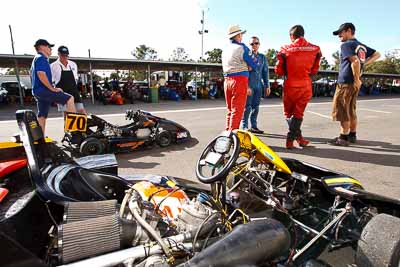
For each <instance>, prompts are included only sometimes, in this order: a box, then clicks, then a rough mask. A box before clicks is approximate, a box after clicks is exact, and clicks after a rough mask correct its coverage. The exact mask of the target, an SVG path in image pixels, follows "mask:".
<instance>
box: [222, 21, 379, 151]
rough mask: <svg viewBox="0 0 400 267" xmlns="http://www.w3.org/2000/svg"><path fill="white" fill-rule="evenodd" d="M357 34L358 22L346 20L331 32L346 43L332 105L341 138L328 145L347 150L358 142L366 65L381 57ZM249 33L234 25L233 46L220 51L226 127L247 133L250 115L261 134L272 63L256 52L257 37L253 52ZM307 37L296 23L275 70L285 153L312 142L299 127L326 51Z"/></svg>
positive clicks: (254, 40)
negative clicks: (262, 108)
mask: <svg viewBox="0 0 400 267" xmlns="http://www.w3.org/2000/svg"><path fill="white" fill-rule="evenodd" d="M355 30H356V29H355V26H354V24H352V23H349V22H347V23H343V24H342V25H340V27H339V28H338V30H336V31H334V32H333V35H337V36H338V37H339V39H340V41H341V42H342V45H341V46H340V65H339V75H338V80H337V84H336V89H335V94H334V98H333V103H332V119H333V120H334V121H339V122H340V134H339V136H338V137H335V138H333V139H332V140H331V141H330V143H331V144H333V145H338V146H348V145H349V143H355V142H356V140H357V135H356V133H357V114H356V102H357V96H358V93H359V91H360V89H361V85H362V82H361V75H362V71H363V68H364V67H365V66H366V65H368V64H370V63H372V62H374V61H375V60H377V59H378V58H379V57H380V54H379V52H377V51H375V50H374V49H372V48H370V47H368V46H366V45H365V44H363V43H361V42H359V41H358V40H357V39H356V38H355ZM245 32H246V31H244V30H242V29H241V28H240V27H239V26H238V25H234V26H231V27H230V28H229V30H228V38H229V40H230V42H229V43H228V44H227V45H226V47H225V48H224V49H223V52H222V67H223V72H224V77H225V81H224V91H225V99H226V105H227V114H226V125H225V129H226V130H229V131H232V130H235V129H239V127H241V128H243V129H248V118H249V115H250V114H251V115H250V118H251V128H250V129H249V131H251V132H253V133H263V131H262V130H260V129H258V128H257V115H258V107H259V104H260V101H259V99H260V97H261V93H260V92H261V91H262V90H265V95H268V94H269V93H270V91H271V90H270V84H269V79H268V71H266V73H265V71H264V69H265V67H266V68H267V69H268V62H266V60H265V57H262V56H260V55H259V54H258V48H259V45H260V42H259V38H258V37H256V36H253V37H251V38H250V42H249V45H250V46H251V49H249V48H248V47H247V46H246V44H244V43H243V42H242V39H243V34H244V33H245ZM304 34H305V32H304V28H303V27H302V26H301V25H295V26H293V27H292V28H291V29H290V30H289V37H290V40H291V43H290V44H288V45H284V46H282V48H281V50H280V51H279V53H278V55H277V64H276V66H275V73H276V74H277V75H279V76H283V77H284V85H283V107H284V116H285V119H286V121H287V124H288V133H287V137H286V148H287V149H292V148H295V142H297V143H298V145H299V146H301V147H305V146H308V145H309V144H310V141H309V140H307V139H305V138H304V137H303V135H302V131H301V125H302V122H303V117H304V111H305V109H306V107H307V104H308V102H309V101H310V99H311V97H312V96H313V86H312V80H311V77H310V76H311V75H315V74H317V72H318V69H319V64H320V59H321V57H322V53H321V50H320V48H319V46H317V45H314V44H311V43H309V42H308V41H307V40H306V39H305V38H304ZM274 86H276V85H274ZM240 121H241V122H242V123H241V124H240V123H239V122H240Z"/></svg>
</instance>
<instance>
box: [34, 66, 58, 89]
mask: <svg viewBox="0 0 400 267" xmlns="http://www.w3.org/2000/svg"><path fill="white" fill-rule="evenodd" d="M37 74H38V77H39V80H40V81H41V82H42V83H43V84H44V86H46V87H47V88H48V89H49V90H50V91H53V92H61V91H62V90H61V89H60V88H54V87H53V86H52V85H51V83H50V82H49V79H47V75H46V73H45V72H44V71H38V72H37Z"/></svg>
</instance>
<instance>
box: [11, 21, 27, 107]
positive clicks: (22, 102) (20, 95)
mask: <svg viewBox="0 0 400 267" xmlns="http://www.w3.org/2000/svg"><path fill="white" fill-rule="evenodd" d="M8 27H9V28H10V36H11V48H12V52H13V55H14V56H15V51H14V39H13V35H12V29H11V25H8ZM15 76H16V77H17V82H18V90H19V102H20V104H21V107H23V106H24V95H25V94H24V93H25V92H22V88H21V82H20V79H19V68H18V62H17V59H15Z"/></svg>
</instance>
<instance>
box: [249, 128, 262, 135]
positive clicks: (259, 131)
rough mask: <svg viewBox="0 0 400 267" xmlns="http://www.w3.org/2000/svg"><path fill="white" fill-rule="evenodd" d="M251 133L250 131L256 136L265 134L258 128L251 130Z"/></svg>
mask: <svg viewBox="0 0 400 267" xmlns="http://www.w3.org/2000/svg"><path fill="white" fill-rule="evenodd" d="M249 131H250V132H251V133H255V134H263V133H264V131H263V130H260V129H258V128H251V129H250V130H249Z"/></svg>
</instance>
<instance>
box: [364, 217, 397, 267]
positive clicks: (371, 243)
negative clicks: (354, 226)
mask: <svg viewBox="0 0 400 267" xmlns="http://www.w3.org/2000/svg"><path fill="white" fill-rule="evenodd" d="M399 226H400V218H397V217H394V216H391V215H388V214H384V213H381V214H378V215H376V216H375V217H373V218H372V219H371V220H370V221H369V222H368V223H367V225H366V226H365V227H364V229H363V231H362V233H361V237H360V240H358V247H357V254H356V264H357V266H360V267H361V266H362V267H372V266H388V267H398V266H400V227H399Z"/></svg>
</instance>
